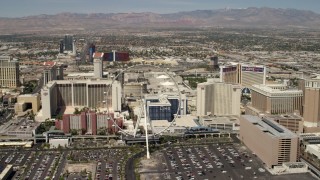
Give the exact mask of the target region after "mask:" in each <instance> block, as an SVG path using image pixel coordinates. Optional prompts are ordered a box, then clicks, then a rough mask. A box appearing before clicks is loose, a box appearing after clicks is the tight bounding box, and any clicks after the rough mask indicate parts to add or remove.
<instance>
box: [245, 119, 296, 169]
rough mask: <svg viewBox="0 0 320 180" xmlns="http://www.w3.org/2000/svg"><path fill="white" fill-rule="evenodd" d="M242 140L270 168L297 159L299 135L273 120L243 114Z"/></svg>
mask: <svg viewBox="0 0 320 180" xmlns="http://www.w3.org/2000/svg"><path fill="white" fill-rule="evenodd" d="M240 140H241V141H242V142H243V143H244V144H245V145H246V146H247V147H248V148H249V149H250V150H251V151H252V152H253V153H255V154H256V155H257V156H258V157H259V158H260V159H261V160H262V161H263V162H264V163H265V164H266V165H267V166H268V167H269V168H272V167H273V166H275V165H282V163H286V162H296V161H297V157H298V136H297V135H296V134H294V133H293V132H291V131H290V130H288V129H286V128H285V127H283V126H281V125H280V124H278V123H276V122H274V121H273V120H270V119H267V118H260V117H258V116H251V115H244V116H241V117H240Z"/></svg>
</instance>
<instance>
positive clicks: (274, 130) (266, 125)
mask: <svg viewBox="0 0 320 180" xmlns="http://www.w3.org/2000/svg"><path fill="white" fill-rule="evenodd" d="M241 117H242V119H243V120H246V121H249V122H250V123H252V124H254V125H256V128H259V129H260V130H261V131H264V132H268V133H269V134H270V135H272V136H275V137H280V138H296V137H298V136H297V135H296V134H294V133H293V132H291V131H290V130H288V129H287V128H285V127H284V126H282V125H280V124H278V123H277V122H275V121H273V120H270V119H268V118H264V119H266V120H265V121H263V120H262V118H260V117H258V116H252V115H243V116H241ZM240 127H241V123H240Z"/></svg>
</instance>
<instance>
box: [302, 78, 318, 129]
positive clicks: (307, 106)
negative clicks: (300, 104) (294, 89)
mask: <svg viewBox="0 0 320 180" xmlns="http://www.w3.org/2000/svg"><path fill="white" fill-rule="evenodd" d="M304 85H305V86H304V108H303V109H304V112H303V118H304V126H305V132H320V79H311V80H305V82H304Z"/></svg>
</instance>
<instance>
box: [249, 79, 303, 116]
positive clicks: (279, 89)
mask: <svg viewBox="0 0 320 180" xmlns="http://www.w3.org/2000/svg"><path fill="white" fill-rule="evenodd" d="M302 96H303V92H302V90H297V89H287V87H286V86H284V85H278V84H277V85H253V86H252V89H251V102H252V105H251V106H252V108H251V110H253V111H259V112H260V113H265V114H286V113H294V112H297V111H299V112H300V113H301V112H302ZM249 114H250V113H249Z"/></svg>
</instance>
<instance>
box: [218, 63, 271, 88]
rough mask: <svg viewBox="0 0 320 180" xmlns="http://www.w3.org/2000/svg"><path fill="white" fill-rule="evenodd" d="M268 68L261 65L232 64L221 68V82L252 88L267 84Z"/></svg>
mask: <svg viewBox="0 0 320 180" xmlns="http://www.w3.org/2000/svg"><path fill="white" fill-rule="evenodd" d="M266 71H267V68H266V67H265V66H261V65H246V64H231V65H227V66H222V67H220V81H221V82H225V83H234V84H240V85H241V86H243V87H247V88H251V87H252V85H254V84H265V83H266Z"/></svg>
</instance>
